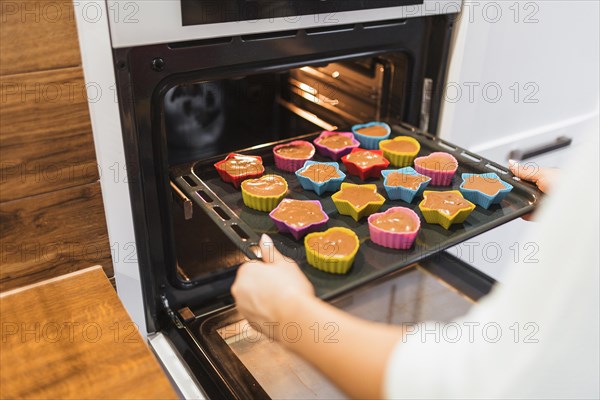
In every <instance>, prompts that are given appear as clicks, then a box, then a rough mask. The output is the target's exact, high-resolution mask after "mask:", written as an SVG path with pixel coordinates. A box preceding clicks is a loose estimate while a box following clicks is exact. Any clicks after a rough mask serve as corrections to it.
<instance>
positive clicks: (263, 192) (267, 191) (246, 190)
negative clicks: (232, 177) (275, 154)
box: [242, 175, 288, 211]
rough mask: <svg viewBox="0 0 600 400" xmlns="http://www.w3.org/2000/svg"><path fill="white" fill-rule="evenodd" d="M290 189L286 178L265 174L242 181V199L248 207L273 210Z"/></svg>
mask: <svg viewBox="0 0 600 400" xmlns="http://www.w3.org/2000/svg"><path fill="white" fill-rule="evenodd" d="M287 191H288V185H287V182H286V180H285V179H284V178H283V177H281V176H279V175H263V176H261V177H260V178H256V179H246V180H245V181H244V182H242V199H243V200H244V204H245V205H246V206H247V207H250V208H253V209H255V210H258V211H271V210H273V209H274V208H275V207H277V204H279V202H280V201H281V200H282V199H283V198H284V197H285V195H286V193H287Z"/></svg>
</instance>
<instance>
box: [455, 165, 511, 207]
mask: <svg viewBox="0 0 600 400" xmlns="http://www.w3.org/2000/svg"><path fill="white" fill-rule="evenodd" d="M462 179H463V181H462V183H461V184H460V187H459V189H458V190H460V192H461V193H462V195H463V196H464V197H465V199H467V200H469V201H471V202H473V203H475V204H477V205H478V206H481V207H483V208H485V209H488V208H490V206H491V205H492V204H500V202H502V200H504V198H505V197H506V195H507V194H508V193H509V192H510V191H511V190H512V189H513V187H512V185H511V184H508V183H506V182H504V181H503V180H502V179H500V177H499V176H498V175H497V174H496V173H494V172H489V173H487V174H479V175H478V174H462Z"/></svg>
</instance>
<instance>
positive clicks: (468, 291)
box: [168, 253, 494, 399]
mask: <svg viewBox="0 0 600 400" xmlns="http://www.w3.org/2000/svg"><path fill="white" fill-rule="evenodd" d="M493 283H494V281H493V280H492V279H491V278H489V277H487V276H486V275H483V274H482V273H480V272H478V271H477V270H475V269H473V268H471V267H469V266H468V265H467V264H465V263H463V262H461V261H460V260H459V259H457V258H454V257H452V256H450V255H448V254H445V253H439V254H438V255H435V256H432V257H430V258H428V259H426V260H425V261H422V262H420V263H419V264H415V265H412V266H409V267H407V268H405V269H403V270H401V271H396V272H394V273H392V274H389V275H387V276H385V277H383V278H381V279H379V280H377V281H375V282H372V283H370V284H368V285H365V286H362V287H359V288H357V289H354V290H352V291H351V292H349V293H345V294H343V295H341V296H338V297H337V298H335V299H333V300H332V304H334V305H335V306H337V307H339V308H341V309H342V310H344V311H347V312H349V313H351V314H353V315H356V316H358V317H361V318H364V319H368V320H372V321H376V322H381V323H386V324H395V325H401V324H403V325H406V324H416V323H418V322H421V321H427V320H437V321H441V322H445V321H446V322H447V321H452V320H454V319H456V318H458V317H460V316H462V315H464V314H466V313H467V312H468V311H469V309H470V308H471V306H472V305H473V304H474V303H475V302H476V301H478V300H479V299H480V298H481V297H482V296H484V295H486V294H487V293H488V292H489V291H490V290H491V287H492V285H493ZM179 318H180V319H181V320H182V321H181V322H182V328H181V329H173V330H171V331H170V332H168V335H169V336H170V338H171V340H172V341H173V342H174V343H175V344H176V346H178V349H179V351H180V354H182V356H183V358H184V359H185V361H186V362H187V363H188V364H189V366H190V369H191V370H192V372H193V374H194V375H195V377H196V379H197V380H198V382H199V383H200V385H201V386H202V388H203V389H204V391H205V392H206V394H207V396H208V397H209V398H276V399H286V398H289V399H299V398H302V399H335V398H345V395H344V393H342V392H340V390H339V389H338V388H336V387H335V386H334V385H333V384H332V383H331V382H330V381H329V380H328V379H327V378H326V377H325V376H323V375H322V374H321V373H320V372H319V371H317V370H316V369H315V368H314V367H312V366H311V365H309V364H308V363H306V362H305V361H304V360H302V359H301V358H299V357H298V356H296V355H294V354H292V353H290V352H289V351H287V350H286V349H285V348H284V347H283V346H281V345H280V344H278V343H276V342H273V341H271V340H270V339H269V338H268V336H267V335H266V334H265V332H263V331H262V330H261V328H260V327H258V326H256V325H252V324H248V322H247V321H246V320H245V319H244V318H243V317H242V316H241V315H240V313H239V312H238V311H237V309H236V308H235V307H234V306H231V307H226V308H224V309H221V310H218V311H215V312H211V313H208V314H205V315H200V316H195V315H194V312H193V311H192V310H189V309H187V310H186V311H185V312H184V313H180V315H179ZM298 334H304V335H319V340H324V341H335V335H336V327H335V324H334V323H332V324H331V325H328V326H324V327H319V329H315V330H314V331H313V330H311V331H309V332H298ZM373 340H377V338H373ZM365 345H368V343H366V344H365Z"/></svg>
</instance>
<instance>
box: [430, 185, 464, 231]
mask: <svg viewBox="0 0 600 400" xmlns="http://www.w3.org/2000/svg"><path fill="white" fill-rule="evenodd" d="M419 209H420V210H421V213H422V214H423V217H425V221H427V223H429V224H439V225H441V226H442V227H444V229H450V226H451V225H452V224H460V223H462V222H464V221H465V219H467V217H468V216H469V214H471V212H472V211H473V210H474V209H475V204H473V203H471V202H470V201H469V200H467V199H465V198H464V197H463V195H462V194H461V193H460V192H459V191H458V190H448V191H444V192H437V191H432V190H426V191H425V192H423V201H421V202H420V203H419Z"/></svg>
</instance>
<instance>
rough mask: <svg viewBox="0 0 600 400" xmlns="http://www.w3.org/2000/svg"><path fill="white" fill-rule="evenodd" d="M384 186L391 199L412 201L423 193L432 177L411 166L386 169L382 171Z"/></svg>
mask: <svg viewBox="0 0 600 400" xmlns="http://www.w3.org/2000/svg"><path fill="white" fill-rule="evenodd" d="M381 175H382V176H383V187H384V188H385V191H386V192H387V195H388V197H389V198H390V200H402V201H405V202H407V203H411V202H412V201H413V200H414V199H415V197H417V196H420V195H421V194H423V191H424V190H425V188H426V187H427V185H429V182H430V181H431V178H430V177H428V176H426V175H421V174H419V173H418V172H417V171H415V170H414V169H413V168H411V167H404V168H400V169H386V170H384V171H381Z"/></svg>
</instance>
